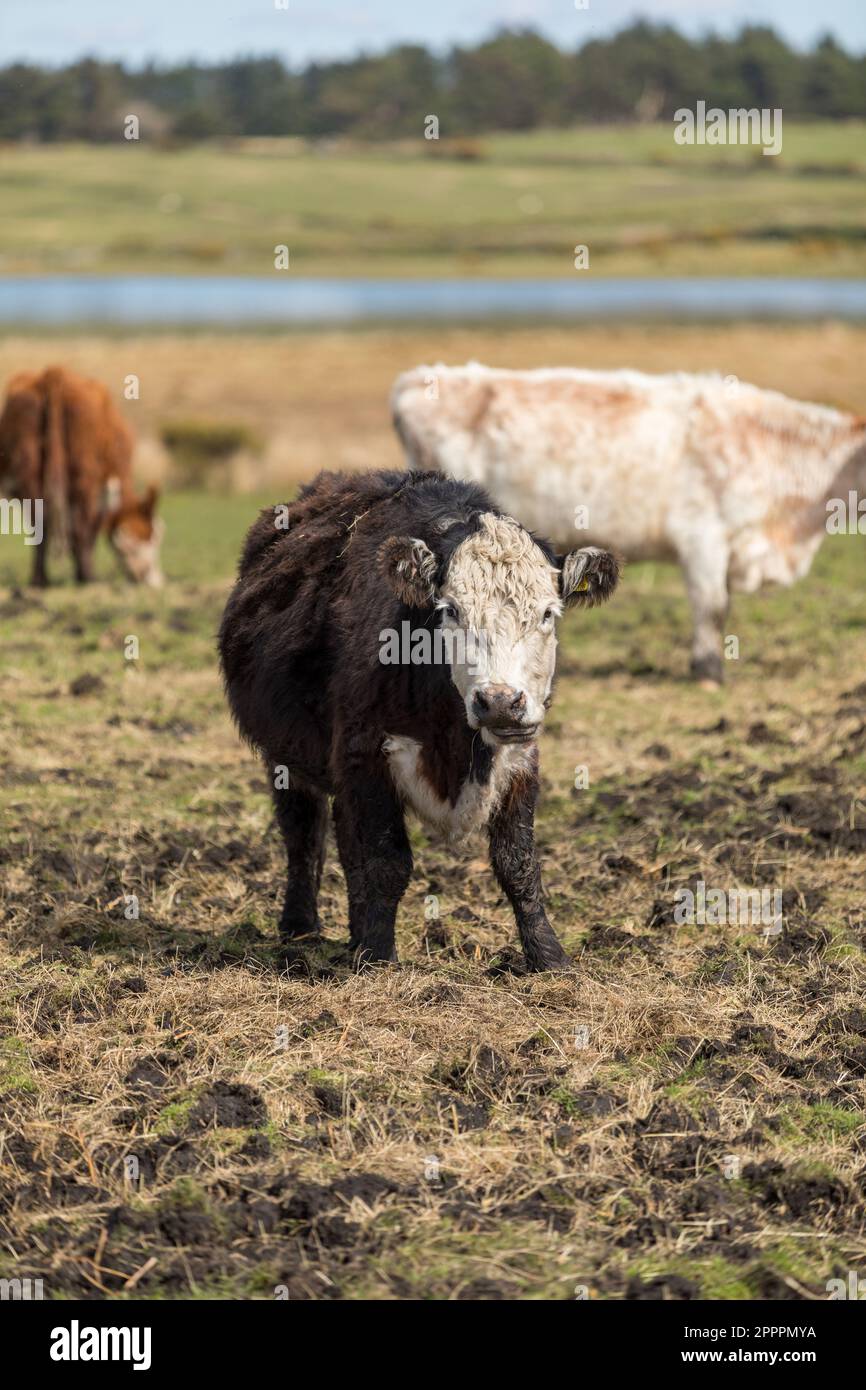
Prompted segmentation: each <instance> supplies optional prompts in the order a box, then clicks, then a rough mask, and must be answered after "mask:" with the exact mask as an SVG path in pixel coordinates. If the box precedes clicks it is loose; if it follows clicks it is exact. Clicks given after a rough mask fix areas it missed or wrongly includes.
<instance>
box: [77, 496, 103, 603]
mask: <svg viewBox="0 0 866 1390" xmlns="http://www.w3.org/2000/svg"><path fill="white" fill-rule="evenodd" d="M70 510H71V512H72V534H71V537H70V541H71V545H72V559H73V563H74V565H75V579H76V582H77V583H78V584H90V583H91V582H92V580H93V550H94V546H95V545H96V537H97V535H98V534H99V516H98V514H97V515H93V514H92V513H91V512H90V511H89V509H88V507H87V505H86V503H85V501H84V499H83V498H82V497H81V496H77V497H73V499H72V505H71V508H70Z"/></svg>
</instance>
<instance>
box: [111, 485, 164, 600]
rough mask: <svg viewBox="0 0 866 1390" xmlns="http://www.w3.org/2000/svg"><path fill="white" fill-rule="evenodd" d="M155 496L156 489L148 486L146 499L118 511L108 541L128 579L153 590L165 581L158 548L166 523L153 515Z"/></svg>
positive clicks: (113, 518) (113, 517) (113, 519)
mask: <svg viewBox="0 0 866 1390" xmlns="http://www.w3.org/2000/svg"><path fill="white" fill-rule="evenodd" d="M156 498H157V492H156V489H155V488H150V489H148V491H147V493H145V495H144V497H143V498H140V499H138V500H137V501H135V502H133V503H131V504H127V505H126V506H125V507H122V508H120V509H119V510H118V511H117V512H115V513H114V514H113V516H112V517H111V518H110V519H109V526H108V535H109V540H110V541H111V545H112V548H113V550H114V552H115V554H116V555H117V557H118V559H119V560H120V563H121V565H122V566H123V569H124V572H125V573H126V576H127V578H129V579H131V580H132V581H133V583H134V584H147V585H148V586H149V587H150V588H152V589H159V588H161V587H162V584H163V574H162V569H161V567H160V561H159V548H160V545H161V544H162V538H163V536H164V535H165V524H164V523H163V522H162V521H161V520H160V519H159V518H158V517H155V516H154V508H155V506H156Z"/></svg>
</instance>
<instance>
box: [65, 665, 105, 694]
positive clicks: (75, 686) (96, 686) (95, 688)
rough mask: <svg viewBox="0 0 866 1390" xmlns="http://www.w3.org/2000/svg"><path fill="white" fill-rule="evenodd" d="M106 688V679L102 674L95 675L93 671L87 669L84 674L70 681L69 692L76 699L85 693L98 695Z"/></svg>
mask: <svg viewBox="0 0 866 1390" xmlns="http://www.w3.org/2000/svg"><path fill="white" fill-rule="evenodd" d="M104 689H105V681H104V680H103V679H102V677H101V676H95V675H94V674H93V673H92V672H89V671H86V672H85V673H84V675H81V676H76V678H75V680H74V681H70V683H69V693H70V695H74V696H75V697H76V699H78V698H80V697H81V696H83V695H97V694H99V692H100V691H102V690H104Z"/></svg>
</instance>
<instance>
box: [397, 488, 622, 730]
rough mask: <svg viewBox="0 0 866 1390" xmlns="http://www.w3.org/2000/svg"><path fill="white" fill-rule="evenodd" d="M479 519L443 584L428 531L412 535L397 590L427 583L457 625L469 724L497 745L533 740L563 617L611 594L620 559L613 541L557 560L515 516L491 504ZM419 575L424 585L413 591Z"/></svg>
mask: <svg viewBox="0 0 866 1390" xmlns="http://www.w3.org/2000/svg"><path fill="white" fill-rule="evenodd" d="M479 521H480V525H479V529H478V530H477V531H476V532H475V533H473V534H472V535H470V536H469V537H468V538H467V539H466V540H464V541H462V542H461V544H460V545H458V546H457V548H456V550H455V551H454V553H453V555H452V556H451V559H450V561H449V563H448V567H447V571H446V573H445V576H444V579H443V580H442V583H441V585H440V586H439V587H438V589H437V588H435V587H434V584H433V575H434V574H435V572H436V560H435V556H434V555H433V554H432V552H431V551H430V550H429V549H428V547H427V546H426V545H425V544H424V542H423V541H418V540H411V541H409V540H407V541H406V542H405V543H404V544H405V546H406V547H407V549H406V550H405V551H404V552H403V556H402V559H397V564H396V568H397V570H399V580H398V592H399V593H400V596H401V597H402V598H404V599H406V601H409V602H413V603H415V602H417V599H418V592H419V590H420V592H421V593H422V594H423V592H424V589H425V587H426V594H427V601H428V602H429V603H432V604H433V605H434V606H435V607H436V608H437V609H438V610H439V611H440V613H441V615H442V616H441V619H440V621H441V625H442V628H443V629H444V630H445V632H446V633H449V632H450V633H451V634H453V638H452V640H451V641H450V642H449V643H448V644H447V647H446V653H447V659H448V662H449V666H450V669H451V679H452V680H453V682H454V685H455V686H456V688H457V690H458V691H459V692H460V696H461V698H462V700H463V704H464V707H465V710H466V718H467V721H468V723H469V726H470V728H472V729H480V730H481V731H482V737H483V738H484V740H485V742H487V743H489V744H491V745H492V746H496V745H499V744H505V743H527V742H529V741H530V740H531V739H533V738H534V737H535V736H536V734H537V733H538V730H539V728H540V726H541V724H542V722H543V719H544V714H545V710H546V708H547V703H548V701H549V698H550V691H551V686H552V684H553V673H554V667H555V664H556V620H557V618H558V617H559V616H560V614H561V613H562V610H563V608H564V607H567V606H568V605H570V604H572V603H584V604H593V603H598V602H601V601H602V600H603V599H605V598H607V597H609V595H610V594H611V593H612V592H613V589H614V588H615V586H616V582H617V577H618V565H617V561H616V560H615V559H614V557H613V556H612V555H610V554H609V553H608V552H607V551H602V550H596V549H595V548H593V547H586V548H585V549H583V550H576V551H573V552H572V553H571V554H570V555H568V556H566V558H565V560H564V561H563V564H562V569H561V570H559V569H557V568H556V567H555V566H554V565H552V564H551V563H550V561H549V560H548V558H547V556H546V555H545V554H544V552H543V551H542V550H541V549H540V548H539V547H538V546H537V545H536V544H535V542H534V541H533V539H532V537H531V536H530V534H529V532H528V531H525V530H524V529H523V527H522V526H520V525H519V523H518V522H516V521H515V520H513V518H511V517H503V516H496V515H495V514H494V513H492V512H486V513H484V514H483V515H482V516H481V517H480V518H479ZM394 544H395V545H396V544H397V543H394ZM394 556H395V558H396V551H395V552H394ZM413 581H414V582H415V583H416V584H417V586H418V587H417V588H416V589H415V590H411V589H410V590H409V594H407V589H409V586H410V585H411V584H412V583H413Z"/></svg>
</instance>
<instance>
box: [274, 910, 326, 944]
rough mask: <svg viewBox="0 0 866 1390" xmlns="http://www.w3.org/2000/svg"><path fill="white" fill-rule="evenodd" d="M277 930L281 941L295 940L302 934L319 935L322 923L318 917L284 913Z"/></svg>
mask: <svg viewBox="0 0 866 1390" xmlns="http://www.w3.org/2000/svg"><path fill="white" fill-rule="evenodd" d="M279 930H280V940H281V941H297V940H298V938H299V937H302V936H321V934H322V924H321V922H320V921H319V919H318V917H313V918H312V919H311V918H309V917H292V916H288V917H287V916H286V915H285V913H284V914H283V916H282V917H281V918H280V928H279Z"/></svg>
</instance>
